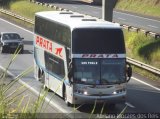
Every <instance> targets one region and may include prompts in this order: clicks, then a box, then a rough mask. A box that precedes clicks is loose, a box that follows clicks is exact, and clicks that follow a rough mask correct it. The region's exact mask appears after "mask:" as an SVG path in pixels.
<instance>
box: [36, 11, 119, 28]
mask: <svg viewBox="0 0 160 119" xmlns="http://www.w3.org/2000/svg"><path fill="white" fill-rule="evenodd" d="M36 16H38V17H41V18H44V19H48V20H50V21H56V22H59V23H61V24H64V25H67V26H69V27H70V28H71V29H74V28H88V27H89V28H92V27H93V28H121V27H120V25H119V24H118V23H112V22H107V21H104V20H102V19H98V18H95V17H91V16H88V15H83V14H79V13H76V12H70V11H69V12H68V11H43V12H37V13H36Z"/></svg>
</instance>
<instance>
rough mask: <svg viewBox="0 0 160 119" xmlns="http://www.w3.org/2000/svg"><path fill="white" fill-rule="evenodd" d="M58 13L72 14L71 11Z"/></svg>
mask: <svg viewBox="0 0 160 119" xmlns="http://www.w3.org/2000/svg"><path fill="white" fill-rule="evenodd" d="M59 14H73V12H60V13H59Z"/></svg>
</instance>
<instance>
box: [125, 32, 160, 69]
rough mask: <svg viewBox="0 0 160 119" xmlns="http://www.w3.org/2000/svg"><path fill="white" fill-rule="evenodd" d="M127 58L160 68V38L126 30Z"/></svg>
mask: <svg viewBox="0 0 160 119" xmlns="http://www.w3.org/2000/svg"><path fill="white" fill-rule="evenodd" d="M124 35H125V43H126V50H127V56H128V57H130V58H133V59H136V60H139V61H141V62H144V63H146V64H149V65H152V66H154V67H157V68H160V38H157V39H155V38H153V37H151V36H146V35H145V34H143V33H140V32H139V33H136V32H128V31H127V30H124Z"/></svg>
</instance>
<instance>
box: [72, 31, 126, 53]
mask: <svg viewBox="0 0 160 119" xmlns="http://www.w3.org/2000/svg"><path fill="white" fill-rule="evenodd" d="M72 52H73V53H75V54H82V53H85V54H87V53H95V54H96V53H97V54H101V53H104V54H106V53H125V45H124V38H123V32H122V30H121V29H97V28H94V29H93V28H90V29H84V28H83V29H75V30H74V31H73V32H72Z"/></svg>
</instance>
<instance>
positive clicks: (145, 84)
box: [132, 77, 160, 91]
mask: <svg viewBox="0 0 160 119" xmlns="http://www.w3.org/2000/svg"><path fill="white" fill-rule="evenodd" d="M132 79H134V80H136V81H138V82H140V83H142V84H144V85H147V86H149V87H151V88H153V89H155V90H158V91H160V89H159V88H157V87H155V86H152V85H151V84H148V83H146V82H144V81H141V80H139V79H137V78H135V77H132Z"/></svg>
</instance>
